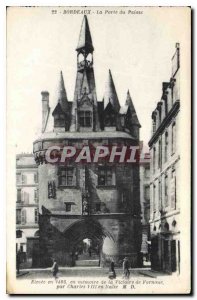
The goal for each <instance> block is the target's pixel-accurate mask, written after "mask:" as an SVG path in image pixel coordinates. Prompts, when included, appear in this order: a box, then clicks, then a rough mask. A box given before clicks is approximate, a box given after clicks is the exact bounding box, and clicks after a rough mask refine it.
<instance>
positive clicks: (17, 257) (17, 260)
mask: <svg viewBox="0 0 197 300" xmlns="http://www.w3.org/2000/svg"><path fill="white" fill-rule="evenodd" d="M20 263H21V252H20V250H19V251H18V252H17V254H16V269H17V275H18V274H19V273H20Z"/></svg>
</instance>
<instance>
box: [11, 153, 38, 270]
mask: <svg viewBox="0 0 197 300" xmlns="http://www.w3.org/2000/svg"><path fill="white" fill-rule="evenodd" d="M38 197H39V196H38V168H37V165H36V163H35V160H34V156H33V154H24V153H22V154H18V155H17V156H16V251H17V252H18V251H19V250H20V252H21V260H22V261H29V262H30V265H31V261H32V257H33V255H34V254H33V251H34V243H35V240H38V236H39V226H38V217H39V211H38V202H39V201H38V199H39V198H38Z"/></svg>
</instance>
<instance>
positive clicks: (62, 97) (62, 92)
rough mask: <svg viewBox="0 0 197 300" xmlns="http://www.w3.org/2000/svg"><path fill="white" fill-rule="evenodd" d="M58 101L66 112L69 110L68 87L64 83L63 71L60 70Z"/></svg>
mask: <svg viewBox="0 0 197 300" xmlns="http://www.w3.org/2000/svg"><path fill="white" fill-rule="evenodd" d="M57 96H58V99H57V100H58V103H60V105H61V107H62V109H63V111H64V112H67V107H68V99H67V94H66V89H65V85H64V78H63V74H62V71H61V72H60V80H59V86H58V95H57Z"/></svg>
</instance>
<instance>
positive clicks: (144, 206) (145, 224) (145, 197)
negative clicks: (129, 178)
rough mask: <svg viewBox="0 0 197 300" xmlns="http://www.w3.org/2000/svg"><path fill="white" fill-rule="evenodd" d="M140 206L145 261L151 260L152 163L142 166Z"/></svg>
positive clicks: (142, 249) (145, 163) (142, 248)
mask: <svg viewBox="0 0 197 300" xmlns="http://www.w3.org/2000/svg"><path fill="white" fill-rule="evenodd" d="M140 204H141V215H142V245H141V252H142V253H143V257H144V260H145V261H149V260H150V224H149V220H150V163H149V162H144V163H143V164H140Z"/></svg>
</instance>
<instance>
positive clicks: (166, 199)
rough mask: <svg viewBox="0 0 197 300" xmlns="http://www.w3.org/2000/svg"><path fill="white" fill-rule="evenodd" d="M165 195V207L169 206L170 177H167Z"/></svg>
mask: <svg viewBox="0 0 197 300" xmlns="http://www.w3.org/2000/svg"><path fill="white" fill-rule="evenodd" d="M164 195H165V206H166V207H167V206H168V176H167V175H166V176H165V191H164Z"/></svg>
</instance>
